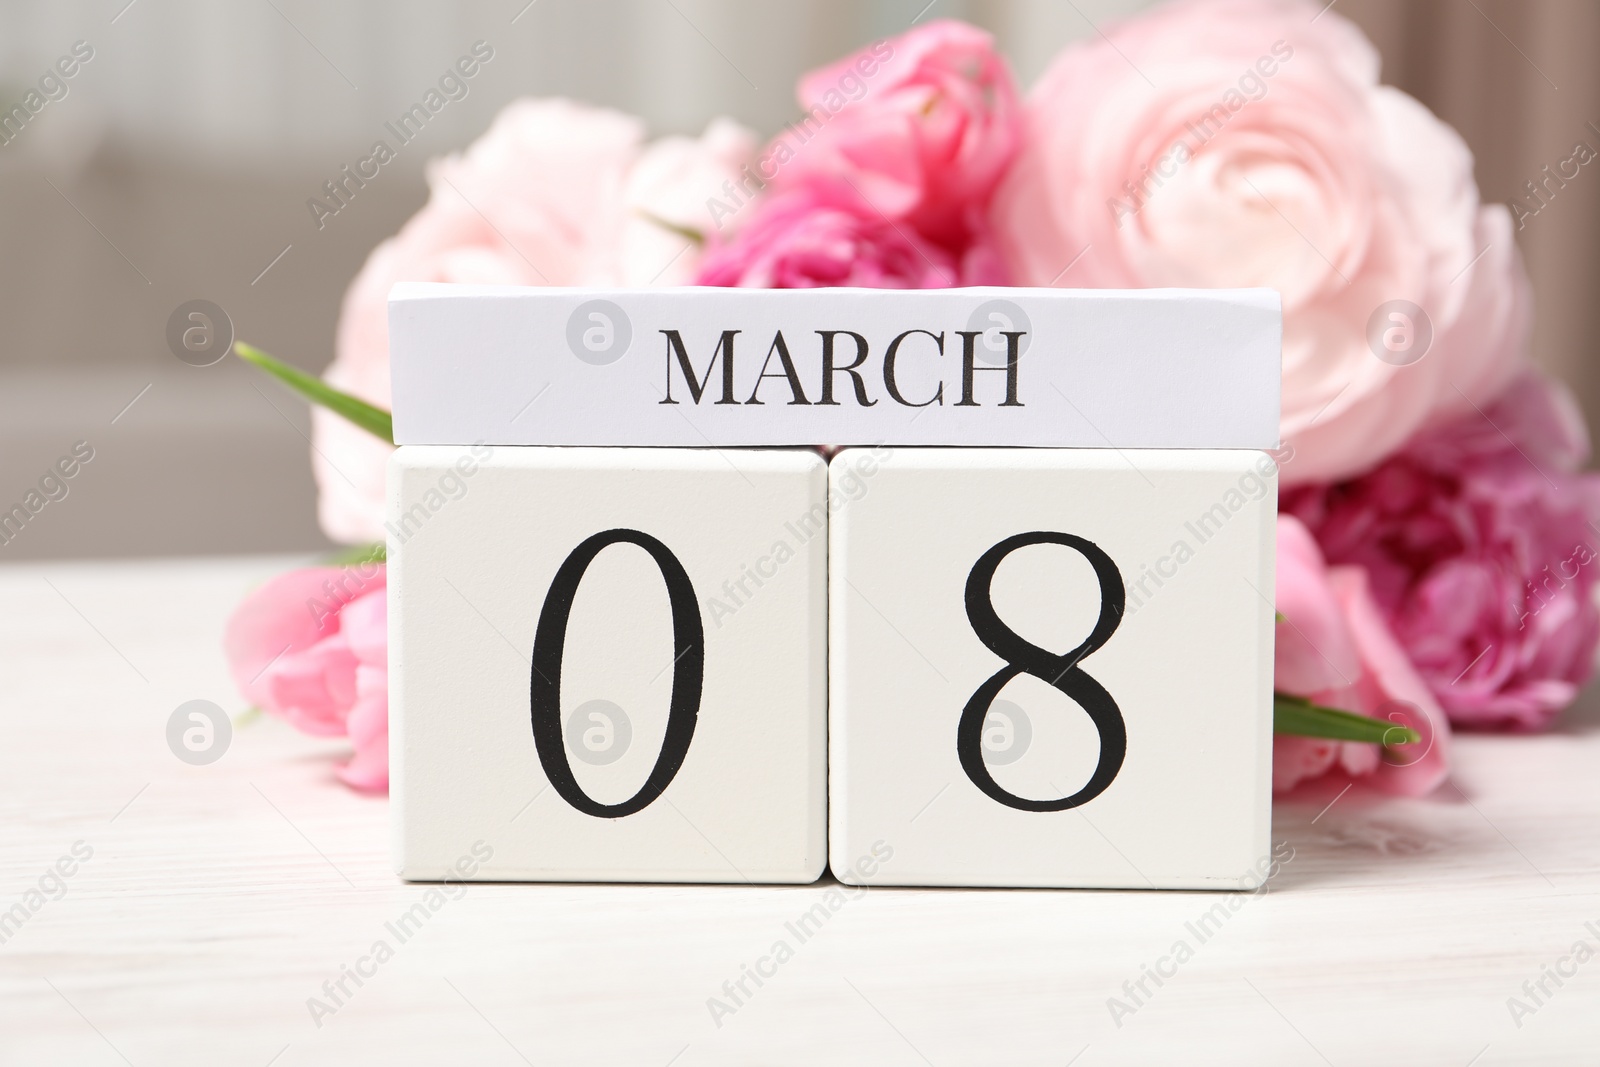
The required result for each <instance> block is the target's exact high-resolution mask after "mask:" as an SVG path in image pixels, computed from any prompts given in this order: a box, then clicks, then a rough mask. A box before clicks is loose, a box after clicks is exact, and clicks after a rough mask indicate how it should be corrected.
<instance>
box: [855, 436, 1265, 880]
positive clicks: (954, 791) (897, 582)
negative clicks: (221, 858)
mask: <svg viewBox="0 0 1600 1067" xmlns="http://www.w3.org/2000/svg"><path fill="white" fill-rule="evenodd" d="M1275 475H1276V471H1275V469H1274V466H1273V463H1272V460H1271V458H1270V457H1268V456H1267V455H1266V454H1265V453H1261V452H1254V451H1245V450H1238V451H1232V450H1198V449H1197V450H1184V451H1178V450H1147V451H1116V450H1111V449H1081V450H1079V449H941V448H930V449H894V450H888V449H882V448H880V449H877V450H873V451H868V450H859V449H853V450H846V451H844V452H841V453H839V454H838V455H837V456H835V457H834V459H833V462H832V464H831V469H830V477H831V480H832V484H833V488H834V490H835V493H836V494H838V495H839V496H840V497H841V498H842V499H843V502H842V504H841V506H840V507H839V508H837V509H836V511H835V513H834V517H833V523H832V526H831V530H830V540H831V549H830V557H829V583H830V601H829V610H830V628H829V653H830V654H829V665H830V666H829V670H830V676H829V775H830V779H829V782H830V809H829V819H830V826H829V829H830V835H829V846H830V851H831V854H832V857H833V861H834V862H833V870H834V872H835V874H836V875H837V876H838V877H839V878H840V879H841V880H842V881H845V882H848V883H852V884H859V883H876V884H898V885H967V886H1058V887H1106V888H1113V887H1126V888H1191V889H1238V888H1249V887H1253V886H1255V885H1257V884H1259V882H1260V880H1261V877H1262V875H1261V873H1260V872H1261V871H1263V870H1264V869H1265V865H1264V864H1262V863H1261V862H1260V861H1261V860H1262V859H1263V858H1264V857H1265V856H1266V855H1267V850H1268V834H1269V829H1270V826H1269V818H1270V784H1271V756H1272V649H1273V644H1272V640H1273V556H1274V551H1273V550H1274V514H1275V511H1276V478H1275ZM875 842H882V843H885V844H886V845H887V847H888V848H889V849H892V854H893V858H892V860H889V861H886V862H882V863H875V864H871V865H868V866H855V865H854V864H855V860H856V858H857V857H860V856H864V855H867V854H869V853H870V852H871V851H872V847H873V845H874V843H875ZM869 867H870V870H869Z"/></svg>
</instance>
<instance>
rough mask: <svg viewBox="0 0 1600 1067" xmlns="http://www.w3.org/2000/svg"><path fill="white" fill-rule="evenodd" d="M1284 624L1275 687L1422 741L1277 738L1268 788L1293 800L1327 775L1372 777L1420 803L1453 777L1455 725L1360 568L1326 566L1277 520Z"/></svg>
mask: <svg viewBox="0 0 1600 1067" xmlns="http://www.w3.org/2000/svg"><path fill="white" fill-rule="evenodd" d="M1277 589H1278V599H1277V606H1278V613H1279V614H1280V615H1282V616H1283V617H1284V618H1283V621H1281V622H1279V623H1278V633H1277V650H1276V660H1275V664H1274V684H1275V686H1276V688H1278V689H1279V690H1281V691H1283V692H1286V693H1291V694H1293V695H1295V696H1301V697H1305V698H1307V699H1309V700H1311V701H1312V702H1313V703H1316V704H1321V705H1323V706H1325V707H1334V708H1342V709H1344V710H1345V711H1353V712H1356V713H1358V714H1362V715H1369V716H1372V717H1374V718H1381V719H1387V720H1390V721H1393V722H1395V723H1396V724H1398V725H1401V726H1409V727H1411V728H1412V729H1414V730H1416V731H1417V732H1418V733H1419V734H1420V735H1421V736H1422V740H1421V741H1419V742H1416V743H1414V744H1409V745H1400V746H1395V747H1393V748H1388V749H1382V748H1380V747H1379V746H1378V745H1372V744H1365V743H1360V742H1353V741H1332V740H1327V739H1324V738H1317V737H1296V736H1290V735H1284V734H1280V735H1278V736H1276V737H1275V738H1274V739H1273V746H1272V787H1273V790H1274V791H1275V792H1280V793H1281V792H1287V791H1288V790H1290V789H1293V788H1294V787H1295V786H1296V785H1298V784H1299V783H1301V782H1303V781H1307V780H1310V779H1315V778H1319V777H1321V776H1323V775H1325V774H1330V773H1332V774H1343V775H1345V776H1348V777H1350V778H1353V779H1354V778H1370V779H1371V781H1372V784H1373V785H1375V786H1377V787H1378V788H1380V789H1383V790H1384V791H1386V792H1390V793H1401V794H1407V795H1413V796H1415V795H1421V794H1423V793H1428V792H1431V791H1432V790H1433V789H1435V788H1436V787H1438V786H1439V785H1440V784H1441V783H1442V782H1443V781H1444V779H1445V777H1446V775H1447V774H1448V772H1449V749H1450V726H1449V724H1448V722H1447V721H1446V720H1445V716H1444V712H1443V711H1442V710H1441V709H1440V708H1439V705H1438V704H1437V703H1436V702H1435V701H1434V698H1433V694H1432V693H1431V692H1430V691H1429V689H1428V686H1427V685H1426V683H1424V682H1423V680H1422V679H1421V678H1420V677H1419V676H1418V675H1417V672H1416V670H1415V669H1414V668H1413V667H1412V666H1411V662H1410V660H1408V659H1407V658H1406V654H1405V652H1404V651H1403V650H1402V649H1401V647H1400V645H1399V643H1398V642H1396V640H1395V638H1394V635H1393V634H1392V633H1391V632H1390V631H1389V627H1388V624H1387V623H1386V622H1385V621H1384V618H1383V615H1382V613H1381V612H1380V611H1379V610H1378V607H1377V605H1376V604H1375V603H1374V601H1373V599H1372V593H1371V591H1370V590H1369V589H1368V588H1367V576H1366V574H1365V572H1364V571H1362V570H1361V568H1359V567H1329V566H1327V564H1326V563H1325V562H1324V560H1323V557H1322V552H1321V550H1319V549H1318V548H1317V543H1316V541H1314V540H1313V539H1312V537H1311V534H1310V532H1309V531H1307V530H1306V528H1305V526H1303V525H1302V524H1301V523H1300V521H1299V520H1298V519H1295V518H1293V517H1291V516H1280V517H1279V519H1278V579H1277Z"/></svg>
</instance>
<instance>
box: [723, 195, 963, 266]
mask: <svg viewBox="0 0 1600 1067" xmlns="http://www.w3.org/2000/svg"><path fill="white" fill-rule="evenodd" d="M957 269H958V268H957V265H956V263H955V262H954V260H952V259H951V257H950V255H949V254H948V253H946V252H944V251H942V250H941V249H939V248H938V247H936V246H934V245H931V244H928V243H926V242H923V241H918V240H916V239H915V238H913V237H911V236H910V235H908V234H907V233H906V232H905V231H903V230H901V229H900V228H898V227H896V226H895V225H894V224H893V223H892V222H890V221H888V220H887V219H885V218H882V217H881V216H879V215H877V214H875V213H873V212H872V211H871V210H870V209H866V210H862V208H861V207H860V206H859V205H857V206H855V207H851V206H845V205H838V204H830V203H827V202H826V201H825V200H823V199H821V198H819V197H818V196H815V195H813V194H811V193H809V192H806V191H800V192H796V193H790V194H788V195H785V196H777V197H774V198H772V199H770V200H767V201H766V202H764V203H763V204H762V207H761V211H760V214H758V215H757V216H756V217H755V218H754V219H752V220H751V221H750V224H749V225H748V226H746V227H745V228H744V230H743V231H742V232H741V233H740V234H739V237H738V238H737V239H736V240H735V241H734V242H733V243H731V244H726V245H722V246H720V247H718V248H715V249H713V250H712V251H711V252H710V253H709V254H708V255H707V256H706V259H705V262H704V263H703V264H702V265H701V267H700V277H699V278H698V279H697V281H698V282H699V284H701V285H734V286H744V287H747V288H755V289H810V288H813V287H816V286H827V285H857V286H864V287H867V288H874V289H934V288H941V287H944V286H951V285H956V284H958V282H957Z"/></svg>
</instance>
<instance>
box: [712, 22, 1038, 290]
mask: <svg viewBox="0 0 1600 1067" xmlns="http://www.w3.org/2000/svg"><path fill="white" fill-rule="evenodd" d="M799 97H800V106H801V107H802V108H804V109H805V114H804V115H802V116H801V118H800V120H799V121H798V122H796V123H795V124H794V125H793V126H792V127H790V128H789V129H788V130H785V131H784V132H783V133H782V134H780V135H779V136H778V137H777V138H775V139H774V140H773V142H772V144H771V145H769V146H768V148H767V150H766V152H764V153H763V154H762V156H761V157H760V159H758V160H757V162H756V166H755V176H756V177H758V178H760V179H765V180H767V181H770V183H771V185H770V188H769V189H768V190H767V192H766V193H765V194H764V195H763V196H761V197H758V198H757V199H756V200H755V202H754V206H753V207H751V208H750V211H751V213H752V217H751V218H750V219H749V220H748V221H745V220H740V221H741V222H743V225H742V228H741V229H740V230H739V231H738V232H737V233H736V234H735V235H734V236H733V237H732V238H731V239H726V238H725V239H721V240H718V241H715V242H714V243H713V245H712V247H711V249H710V251H709V252H708V253H707V255H706V259H705V262H704V264H703V265H702V267H701V269H700V274H699V278H698V279H697V280H698V281H699V282H700V283H701V284H703V285H742V286H750V287H755V288H778V289H783V288H807V287H811V286H822V285H857V286H869V287H879V288H893V289H927V288H942V287H947V286H955V285H1001V284H1004V283H1005V281H1006V277H1007V276H1006V274H1005V271H1004V269H1003V267H1002V265H1001V262H1000V257H999V253H998V252H997V250H996V248H995V244H994V239H993V235H992V233H991V232H990V229H989V225H988V221H987V213H988V206H989V201H990V198H991V196H992V194H993V193H994V190H995V187H996V185H997V184H998V182H999V180H1000V178H1001V176H1002V175H1003V174H1004V173H1005V170H1006V167H1007V166H1008V165H1009V164H1010V162H1011V160H1012V158H1013V156H1014V155H1015V154H1016V150H1017V145H1018V143H1019V140H1020V137H1021V120H1020V114H1019V108H1018V105H1017V96H1016V89H1015V87H1014V86H1013V84H1012V80H1011V73H1010V71H1009V69H1008V68H1007V67H1006V64H1005V61H1004V60H1003V59H1001V58H1000V56H998V55H997V54H996V53H995V51H994V41H993V39H992V38H991V37H990V36H989V35H988V34H986V33H984V32H983V31H982V30H979V29H977V28H976V27H973V26H968V25H967V24H965V23H961V22H951V21H940V22H933V23H930V24H928V25H927V26H922V27H919V28H917V29H915V30H912V31H911V32H909V33H906V34H903V35H902V36H900V37H896V38H894V39H893V40H890V41H879V42H878V43H877V44H875V45H873V46H872V47H870V48H866V49H863V50H861V51H860V52H857V53H856V54H855V55H852V56H847V57H845V58H844V59H841V60H840V61H839V62H837V63H834V64H832V65H831V66H827V67H823V68H822V69H821V70H817V71H813V72H812V73H810V74H808V75H806V76H805V77H804V78H802V79H801V80H800V87H799ZM746 188H748V186H746ZM743 203H744V202H743V201H742V200H741V201H739V206H741V207H742V206H743ZM719 207H720V210H718V217H719V225H720V219H721V217H722V216H724V215H731V214H734V212H735V209H734V208H730V207H727V206H726V205H720V204H719Z"/></svg>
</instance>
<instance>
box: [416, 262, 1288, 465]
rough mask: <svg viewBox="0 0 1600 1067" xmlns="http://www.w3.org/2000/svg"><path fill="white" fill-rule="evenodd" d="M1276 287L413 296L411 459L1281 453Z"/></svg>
mask: <svg viewBox="0 0 1600 1067" xmlns="http://www.w3.org/2000/svg"><path fill="white" fill-rule="evenodd" d="M1282 325H1283V323H1282V315H1281V313H1280V308H1279V300H1278V294H1277V293H1276V292H1274V291H1272V290H1270V289H1233V290H1220V289H1206V290H1198V289H1137V290H1109V289H1089V290H1071V289H1050V288H1040V289H1021V288H1019V289H1011V288H998V287H990V288H983V287H975V288H963V289H920V290H891V289H849V288H831V287H830V288H819V289H740V288H720V287H685V288H659V289H567V288H556V287H552V286H543V287H535V288H517V287H512V286H466V285H437V284H424V283H403V284H401V285H397V286H395V288H394V290H393V292H392V293H391V294H390V297H389V336H390V346H391V354H392V370H393V372H392V378H393V384H394V433H395V440H396V441H397V442H399V443H400V444H402V445H410V444H418V445H463V444H469V443H471V442H473V441H479V440H486V441H488V442H489V443H490V444H505V445H664V446H686V447H700V446H709V445H715V446H719V447H745V446H766V445H817V444H830V445H866V444H872V443H888V444H890V445H902V444H904V445H979V444H982V445H1006V446H1010V445H1026V446H1042V447H1080V448H1125V449H1131V448H1274V447H1276V446H1277V444H1278V379H1279V375H1280V373H1281V368H1282V345H1281V337H1282Z"/></svg>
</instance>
